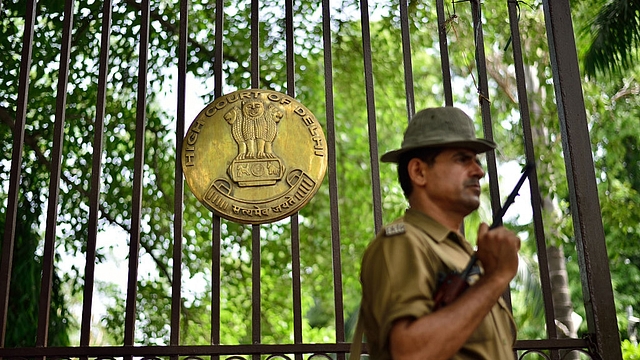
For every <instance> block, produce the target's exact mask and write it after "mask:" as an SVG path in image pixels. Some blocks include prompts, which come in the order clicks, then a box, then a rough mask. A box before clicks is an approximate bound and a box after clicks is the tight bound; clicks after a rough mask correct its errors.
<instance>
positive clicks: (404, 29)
mask: <svg viewBox="0 0 640 360" xmlns="http://www.w3.org/2000/svg"><path fill="white" fill-rule="evenodd" d="M74 3H75V1H74V0H66V2H65V10H64V14H65V15H64V27H63V28H64V33H63V43H62V48H61V54H60V72H59V80H58V89H57V102H56V113H55V124H54V126H55V128H54V142H53V143H54V146H53V149H52V164H53V166H52V171H51V179H50V188H49V194H50V197H49V203H48V210H47V218H46V234H45V244H44V262H43V276H42V289H43V291H42V293H41V297H40V299H39V300H40V309H42V310H41V311H40V314H39V323H38V334H37V346H36V347H34V348H20V349H9V348H4V339H5V335H6V334H7V331H8V330H7V328H6V320H7V311H8V310H7V309H8V301H9V291H8V289H9V286H10V279H11V268H12V257H13V250H14V236H15V227H16V217H17V206H18V205H17V204H18V191H19V187H18V185H19V183H20V177H21V171H20V168H21V164H22V156H23V154H22V153H23V149H24V142H25V122H26V114H27V103H28V102H27V100H28V88H29V70H30V67H31V57H32V56H31V55H32V42H33V36H34V23H35V18H36V9H37V1H36V0H29V1H28V2H27V7H26V11H25V30H24V36H23V48H22V62H21V67H20V74H19V93H18V94H17V104H16V108H17V111H16V123H15V126H14V128H13V153H12V159H11V173H10V182H9V193H8V194H9V197H8V204H7V208H6V225H5V229H4V239H3V241H4V242H3V249H4V251H3V253H2V259H1V263H0V357H2V358H45V357H51V358H81V359H88V358H98V359H103V358H106V359H113V358H127V359H131V358H133V357H142V358H158V357H171V358H172V359H177V358H178V357H180V356H182V357H187V358H193V359H200V358H204V357H207V358H209V357H210V358H218V357H220V356H226V355H232V356H233V358H238V359H245V357H251V358H252V359H256V360H257V359H259V358H260V357H261V355H269V354H271V356H270V357H269V358H287V359H289V358H290V355H293V356H294V357H295V359H296V360H301V359H302V358H303V355H305V354H306V355H307V357H308V358H315V357H321V358H327V359H328V358H334V357H337V358H338V359H344V358H345V354H346V353H348V351H349V343H348V342H347V339H346V338H345V332H344V324H345V320H344V315H343V313H344V306H343V303H342V287H343V284H342V278H341V274H342V268H341V264H342V260H341V257H340V228H339V219H340V216H339V212H338V183H337V177H336V171H335V169H336V168H337V158H336V133H335V114H334V105H333V104H334V96H333V73H332V64H333V59H332V51H331V50H332V49H331V47H332V43H331V31H330V19H331V10H330V1H329V0H322V17H323V20H322V26H323V46H324V63H325V67H324V69H325V70H324V71H325V73H324V77H325V84H324V85H325V102H326V109H325V113H326V124H327V125H326V126H327V128H326V132H327V144H328V159H329V168H330V169H331V170H330V171H329V172H328V174H329V175H328V176H329V187H330V189H329V190H330V191H329V199H330V207H331V221H332V224H333V225H332V228H331V244H332V245H331V248H332V263H333V270H334V278H333V287H334V298H335V299H336V300H335V304H334V306H335V314H336V318H335V322H336V329H337V330H336V334H335V336H336V342H335V343H330V344H308V343H304V340H303V334H302V309H301V285H300V233H299V225H298V222H299V219H298V215H297V214H295V215H293V216H291V219H290V221H291V224H292V225H291V226H292V229H291V232H292V238H291V251H292V274H293V283H292V288H293V289H292V290H293V304H292V310H293V314H294V316H293V321H294V343H293V344H275V345H270V344H262V343H261V328H260V321H259V320H260V315H261V302H260V290H261V289H260V270H261V263H260V256H253V257H252V258H253V259H252V303H253V306H252V319H253V321H252V329H251V334H252V342H253V343H252V344H245V345H221V344H220V303H219V297H220V287H219V284H220V277H221V274H220V260H221V251H220V246H221V219H220V218H219V217H217V216H216V215H213V214H212V239H211V240H212V243H213V246H212V259H213V263H212V273H211V276H212V278H211V281H212V287H213V288H212V298H213V299H214V300H213V304H211V305H212V306H211V308H212V311H211V323H212V328H211V335H210V343H211V345H208V346H185V345H180V336H179V333H180V332H179V329H180V313H179V307H180V301H181V298H180V284H181V273H180V272H174V274H173V294H172V300H171V309H172V310H171V311H172V314H171V320H170V321H171V334H170V344H169V345H168V346H162V347H150V346H135V345H134V333H135V301H136V293H137V288H136V283H137V263H138V257H139V247H140V221H141V213H140V208H141V201H142V172H143V166H144V164H143V152H144V149H145V144H144V129H145V126H146V121H145V118H146V110H145V108H146V104H145V98H146V89H147V87H146V82H147V71H146V69H147V61H148V54H147V53H148V47H149V31H150V5H151V0H141V5H140V7H139V10H140V15H141V19H142V22H141V27H140V29H141V30H140V31H141V32H140V47H139V49H140V54H139V58H140V64H139V67H138V68H139V73H138V94H137V95H138V96H137V115H136V129H137V130H136V141H135V165H134V195H133V215H132V227H131V228H132V232H131V238H130V244H131V246H130V252H129V278H128V281H129V285H128V290H127V299H126V313H125V340H124V344H123V346H110V347H92V346H89V343H90V319H91V307H92V306H91V305H92V299H93V284H94V275H95V256H96V252H95V250H96V236H97V223H98V213H99V193H100V188H99V187H100V171H101V156H100V153H101V152H102V142H103V141H104V139H103V131H102V129H103V127H104V115H105V104H106V101H107V100H106V81H107V74H108V67H107V63H108V59H109V34H110V32H111V24H110V23H111V7H112V3H111V0H105V1H104V9H103V14H102V15H103V24H102V38H101V50H100V68H99V74H98V99H97V104H96V108H97V111H96V122H95V128H94V131H95V134H94V150H95V153H94V156H93V164H92V177H91V189H92V190H91V196H90V218H89V234H88V239H87V254H86V255H87V263H86V268H85V274H86V275H85V276H86V277H85V284H86V287H85V288H84V302H83V314H82V321H81V336H80V346H77V347H68V348H55V347H47V338H48V319H49V313H48V312H49V310H48V309H49V303H50V300H51V299H50V298H51V279H52V272H53V261H54V249H55V226H56V218H57V202H58V192H59V183H60V167H61V156H62V144H63V136H64V131H63V128H64V122H65V106H66V87H67V84H68V69H69V54H70V46H71V43H70V42H71V32H72V27H73V13H74ZM469 3H470V6H471V11H472V14H473V27H474V36H475V38H474V39H475V45H476V48H475V60H476V67H477V76H478V80H479V81H478V92H479V104H480V109H481V115H482V124H483V130H484V133H485V137H486V138H489V139H491V138H492V137H493V134H492V128H493V123H492V119H491V113H490V102H489V100H490V99H489V94H488V82H487V74H486V60H485V54H484V42H483V32H482V22H481V3H480V0H470V1H469ZM259 4H260V2H259V0H252V1H251V10H252V11H251V13H252V16H251V19H250V22H251V40H252V46H251V61H250V62H251V85H252V87H256V88H259V87H260V85H261V83H260V82H261V78H260V66H259V60H260V58H259V23H260V18H259ZM435 4H436V10H437V18H438V23H439V26H438V28H439V44H440V52H441V54H440V55H441V66H442V79H443V89H444V94H443V95H444V102H445V104H446V105H452V104H453V93H452V86H451V69H450V64H449V54H448V51H449V50H448V44H447V34H446V31H445V21H446V19H445V15H444V14H445V11H444V0H435ZM506 6H507V7H508V9H509V19H510V30H511V39H512V48H513V55H514V64H515V72H516V79H517V92H518V99H519V110H520V116H521V119H522V127H523V134H524V144H525V157H526V159H527V161H530V162H533V160H534V159H535V158H536V156H535V154H534V150H533V140H532V134H531V123H530V116H529V107H528V99H527V89H526V85H525V80H524V64H523V60H522V49H521V42H520V33H519V28H518V19H517V11H518V10H517V6H518V2H517V0H507V3H506ZM284 7H285V43H286V64H287V89H286V91H287V93H288V94H289V95H290V96H292V97H295V95H296V94H295V91H296V90H295V89H296V88H295V63H294V52H293V48H294V46H293V45H294V40H293V36H294V29H293V26H294V23H293V16H294V14H293V12H294V10H293V9H294V6H293V0H285V5H284ZM543 7H544V13H545V23H546V27H547V36H548V42H549V45H550V57H551V62H552V67H553V80H554V86H555V90H556V99H557V103H558V115H559V118H560V123H561V129H560V131H561V133H562V145H563V154H564V158H565V162H566V168H567V179H568V182H569V190H570V196H571V210H572V214H573V218H574V224H575V226H574V231H575V238H576V241H577V250H578V256H579V265H580V270H581V275H582V285H583V294H584V298H585V309H586V311H587V323H588V328H589V334H588V336H587V337H586V338H584V339H561V338H558V334H557V332H556V330H555V326H554V322H553V307H552V300H551V285H550V280H549V270H548V269H547V268H546V267H544V266H542V267H541V270H540V271H541V273H540V278H541V284H542V289H543V294H544V303H545V315H546V325H547V331H548V338H547V339H543V340H520V341H518V342H517V343H516V344H515V347H514V351H516V352H517V353H519V356H520V358H523V357H524V356H525V355H526V354H528V353H540V354H542V351H548V355H547V354H546V353H545V354H544V355H543V356H544V357H546V358H549V359H554V360H558V359H561V351H562V350H565V351H566V350H572V349H573V350H575V351H579V352H581V353H585V354H588V355H589V356H590V357H591V358H594V359H620V358H621V352H620V351H621V350H620V338H619V334H618V328H617V323H616V317H615V307H614V302H613V290H612V287H611V278H610V274H609V268H608V259H607V255H606V247H605V240H604V231H603V226H602V220H601V217H600V205H599V202H598V195H597V191H596V181H595V173H594V169H593V158H592V156H591V147H590V140H589V133H588V129H587V121H586V113H585V107H584V100H583V97H582V88H581V83H580V73H579V69H578V60H577V55H576V50H575V49H576V47H575V39H574V37H573V29H572V22H571V13H570V7H569V1H568V0H544V1H543ZM223 9H224V1H223V0H216V14H215V44H217V45H218V44H219V45H218V46H215V58H214V60H213V61H214V79H215V84H216V86H215V89H214V95H215V96H216V97H218V96H221V95H222V84H223V66H222V64H223V61H224V52H223V46H222V43H223V31H224V14H223ZM360 10H361V13H360V16H361V23H362V41H363V43H362V46H363V48H362V50H363V65H364V71H365V74H364V75H365V83H364V84H363V91H364V92H365V94H366V110H367V113H368V123H367V126H368V130H369V149H370V166H371V170H372V193H371V196H372V199H373V213H374V228H375V230H376V231H378V230H379V229H380V228H381V227H382V196H381V186H380V178H379V176H378V174H379V162H378V146H377V140H376V139H377V128H376V124H377V121H376V107H375V92H374V86H373V65H372V50H371V36H370V35H371V34H370V26H369V4H368V1H367V0H360ZM399 10H400V22H401V35H402V42H401V46H402V50H403V59H404V69H405V73H404V80H405V86H406V98H407V99H406V110H407V119H409V118H410V117H411V115H413V113H414V112H415V95H414V90H413V82H414V79H413V71H412V59H411V42H410V36H411V34H410V27H409V16H408V0H401V1H400V2H399ZM188 17H189V2H188V1H187V0H181V1H180V29H179V32H180V39H179V45H178V49H177V54H178V72H179V74H178V95H177V96H178V102H177V103H178V108H177V116H176V119H177V120H176V146H177V147H178V148H180V147H181V144H182V138H183V136H182V134H184V130H185V101H186V100H185V89H186V73H187V64H186V61H187V46H188V35H189V34H188ZM487 165H488V174H489V186H490V194H491V205H492V209H494V211H497V209H498V208H499V207H500V202H499V201H500V200H499V199H500V194H499V188H498V182H497V179H498V177H497V165H496V158H495V154H494V153H490V154H488V157H487ZM181 169H182V166H181V163H180V158H179V157H178V159H177V161H176V166H175V178H176V181H175V189H176V191H175V198H174V249H173V254H172V256H173V261H174V266H177V267H178V268H180V266H181V264H182V236H183V227H182V222H183V219H182V214H183V204H182V202H183V196H184V180H183V174H182V170H181ZM530 188H531V199H532V207H533V223H534V233H535V238H536V244H537V246H538V257H539V260H540V262H541V263H546V262H547V253H546V241H545V238H544V231H543V224H542V216H541V210H540V209H541V203H542V201H541V199H540V192H539V188H538V181H537V175H536V173H535V170H534V172H533V175H532V176H531V178H530ZM251 234H252V235H251V238H252V251H253V253H254V255H255V254H259V253H260V226H258V225H254V226H253V227H252V231H251ZM506 295H507V297H508V294H506ZM365 350H366V349H365Z"/></svg>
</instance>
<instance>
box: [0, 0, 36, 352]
mask: <svg viewBox="0 0 640 360" xmlns="http://www.w3.org/2000/svg"><path fill="white" fill-rule="evenodd" d="M35 18H36V0H30V1H28V2H27V7H26V10H25V24H24V35H23V38H22V57H21V61H20V75H19V76H20V78H19V80H18V81H19V84H18V101H17V103H16V107H17V108H16V120H15V124H14V126H13V147H12V152H11V175H10V178H9V196H8V198H7V209H6V214H5V216H6V217H5V224H4V239H3V243H2V263H1V264H0V301H1V302H2V303H0V348H2V347H4V341H5V335H6V330H7V313H8V311H9V310H8V309H9V289H10V287H11V268H12V265H13V249H14V245H15V235H16V220H17V219H16V218H17V216H18V192H19V191H20V176H21V169H22V151H23V150H24V128H25V122H26V117H27V99H28V97H29V72H30V69H31V55H32V50H33V32H34V24H35Z"/></svg>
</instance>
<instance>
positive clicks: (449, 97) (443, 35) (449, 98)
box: [436, 0, 453, 106]
mask: <svg viewBox="0 0 640 360" xmlns="http://www.w3.org/2000/svg"><path fill="white" fill-rule="evenodd" d="M436 13H437V15H438V39H439V40H440V41H439V43H440V66H441V67H442V86H443V88H444V104H445V105H446V106H453V90H452V89H451V66H450V65H449V44H448V43H447V19H446V18H445V15H444V0H436Z"/></svg>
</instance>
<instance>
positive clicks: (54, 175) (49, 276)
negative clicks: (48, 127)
mask: <svg viewBox="0 0 640 360" xmlns="http://www.w3.org/2000/svg"><path fill="white" fill-rule="evenodd" d="M73 6H74V0H67V1H66V2H65V4H64V20H63V30H62V44H61V51H60V70H59V73H58V91H57V94H56V115H55V124H54V130H53V133H54V135H53V151H52V152H51V177H50V178H49V201H48V204H47V223H46V230H45V237H44V255H43V259H42V282H41V285H40V305H39V306H40V309H39V315H38V332H37V337H36V346H39V347H46V346H47V339H48V337H49V315H50V308H51V285H52V281H53V271H54V268H53V263H54V255H55V242H56V223H57V220H58V196H59V194H60V173H61V168H62V146H63V144H64V123H65V116H66V107H67V85H68V83H69V64H70V60H69V59H70V57H71V29H72V27H73Z"/></svg>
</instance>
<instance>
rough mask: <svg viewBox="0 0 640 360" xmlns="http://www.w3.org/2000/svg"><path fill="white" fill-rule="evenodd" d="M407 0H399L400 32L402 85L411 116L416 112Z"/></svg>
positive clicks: (408, 114)
mask: <svg viewBox="0 0 640 360" xmlns="http://www.w3.org/2000/svg"><path fill="white" fill-rule="evenodd" d="M407 2H408V0H400V30H401V32H402V56H403V62H402V63H403V65H404V87H405V92H406V96H407V116H408V118H411V117H412V116H413V114H415V112H416V104H415V95H414V91H413V64H412V62H411V36H410V34H409V9H408V4H407Z"/></svg>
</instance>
